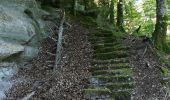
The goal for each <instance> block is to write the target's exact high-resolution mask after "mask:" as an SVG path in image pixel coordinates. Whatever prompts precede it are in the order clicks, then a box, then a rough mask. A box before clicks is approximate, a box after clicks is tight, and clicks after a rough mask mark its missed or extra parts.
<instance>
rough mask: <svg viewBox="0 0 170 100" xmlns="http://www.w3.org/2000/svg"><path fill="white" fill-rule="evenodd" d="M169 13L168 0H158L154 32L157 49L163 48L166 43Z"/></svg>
mask: <svg viewBox="0 0 170 100" xmlns="http://www.w3.org/2000/svg"><path fill="white" fill-rule="evenodd" d="M166 33H167V15H166V0H156V25H155V31H154V33H153V36H152V38H153V41H154V45H155V47H156V48H157V49H163V46H165V44H166Z"/></svg>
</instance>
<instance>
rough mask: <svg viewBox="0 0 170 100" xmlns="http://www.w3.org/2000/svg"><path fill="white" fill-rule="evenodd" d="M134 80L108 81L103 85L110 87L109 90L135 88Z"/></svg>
mask: <svg viewBox="0 0 170 100" xmlns="http://www.w3.org/2000/svg"><path fill="white" fill-rule="evenodd" d="M135 84H136V83H135V82H129V83H108V84H105V87H107V88H108V89H110V90H111V91H119V90H127V89H133V88H135Z"/></svg>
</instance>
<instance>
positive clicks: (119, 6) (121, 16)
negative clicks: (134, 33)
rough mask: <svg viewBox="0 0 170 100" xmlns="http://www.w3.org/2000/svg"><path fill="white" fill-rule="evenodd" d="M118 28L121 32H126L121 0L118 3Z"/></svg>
mask: <svg viewBox="0 0 170 100" xmlns="http://www.w3.org/2000/svg"><path fill="white" fill-rule="evenodd" d="M117 26H118V28H119V29H120V31H123V32H125V30H124V28H123V0H119V1H118V3H117Z"/></svg>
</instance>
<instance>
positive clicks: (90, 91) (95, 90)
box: [84, 88, 111, 94]
mask: <svg viewBox="0 0 170 100" xmlns="http://www.w3.org/2000/svg"><path fill="white" fill-rule="evenodd" d="M84 91H85V93H86V94H94V93H97V94H100V93H102V94H110V93H111V91H110V90H109V89H107V88H89V89H84Z"/></svg>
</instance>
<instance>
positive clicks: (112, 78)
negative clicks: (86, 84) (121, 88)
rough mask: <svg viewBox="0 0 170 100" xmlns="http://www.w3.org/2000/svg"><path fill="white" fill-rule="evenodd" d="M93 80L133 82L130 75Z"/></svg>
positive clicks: (97, 77) (102, 77)
mask: <svg viewBox="0 0 170 100" xmlns="http://www.w3.org/2000/svg"><path fill="white" fill-rule="evenodd" d="M91 78H96V79H99V80H100V81H102V82H105V83H108V82H132V81H133V78H132V76H129V75H115V76H92V77H91Z"/></svg>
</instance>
